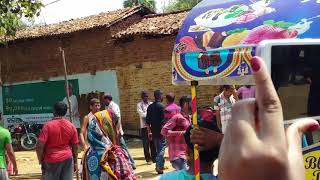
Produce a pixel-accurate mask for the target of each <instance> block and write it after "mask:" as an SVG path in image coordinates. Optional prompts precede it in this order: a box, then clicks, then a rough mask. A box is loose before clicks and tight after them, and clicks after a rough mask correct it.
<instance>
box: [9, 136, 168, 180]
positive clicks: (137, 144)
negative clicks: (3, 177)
mask: <svg viewBox="0 0 320 180" xmlns="http://www.w3.org/2000/svg"><path fill="white" fill-rule="evenodd" d="M127 145H128V147H129V151H130V153H131V155H132V156H133V157H134V160H135V162H136V166H137V169H136V170H135V173H136V176H137V179H141V180H142V179H144V180H156V179H158V175H157V173H156V171H155V164H152V165H147V163H146V161H145V160H144V155H143V149H142V143H141V141H140V140H138V139H130V140H129V141H128V142H127ZM166 151H167V148H166ZM16 157H17V163H18V168H19V176H17V177H13V176H12V177H11V178H10V179H17V180H18V179H19V180H20V179H28V180H34V179H40V177H41V169H40V165H39V164H38V161H37V156H36V153H35V151H20V152H16ZM81 157H82V153H79V159H78V161H79V162H80V159H81ZM166 157H167V153H166ZM165 166H167V167H168V168H169V169H168V170H166V171H165V172H169V171H172V170H173V169H172V167H171V164H170V162H168V160H167V159H166V164H165Z"/></svg>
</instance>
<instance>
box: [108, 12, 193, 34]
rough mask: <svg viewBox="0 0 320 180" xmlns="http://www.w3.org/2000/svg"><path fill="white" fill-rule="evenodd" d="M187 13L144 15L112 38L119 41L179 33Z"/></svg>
mask: <svg viewBox="0 0 320 180" xmlns="http://www.w3.org/2000/svg"><path fill="white" fill-rule="evenodd" d="M187 13H188V11H180V12H174V13H164V14H154V15H146V16H144V18H143V19H142V20H141V21H140V22H138V23H136V24H133V25H131V26H129V27H128V28H127V29H125V30H123V31H120V32H119V33H117V34H115V35H114V36H113V38H116V39H121V38H125V37H129V36H133V35H139V34H142V35H171V34H175V33H177V32H178V31H179V28H180V26H181V25H182V22H183V20H184V19H185V17H186V15H187Z"/></svg>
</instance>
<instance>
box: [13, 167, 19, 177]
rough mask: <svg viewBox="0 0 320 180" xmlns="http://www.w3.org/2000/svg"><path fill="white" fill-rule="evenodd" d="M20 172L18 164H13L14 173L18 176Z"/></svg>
mask: <svg viewBox="0 0 320 180" xmlns="http://www.w3.org/2000/svg"><path fill="white" fill-rule="evenodd" d="M18 174H19V172H18V167H17V166H13V175H15V176H18Z"/></svg>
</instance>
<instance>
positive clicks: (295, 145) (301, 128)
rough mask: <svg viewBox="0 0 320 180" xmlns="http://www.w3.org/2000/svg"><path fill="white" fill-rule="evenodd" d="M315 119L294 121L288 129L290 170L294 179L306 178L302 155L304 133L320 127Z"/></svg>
mask: <svg viewBox="0 0 320 180" xmlns="http://www.w3.org/2000/svg"><path fill="white" fill-rule="evenodd" d="M319 128H320V126H319V123H318V122H317V121H316V120H314V119H307V118H306V119H303V120H299V121H297V122H295V123H293V124H292V125H291V126H289V128H288V129H287V131H286V138H287V142H288V159H289V171H291V173H290V174H291V175H292V176H293V177H294V179H305V174H304V161H303V156H302V145H301V144H302V134H303V133H304V132H308V131H314V130H316V129H319Z"/></svg>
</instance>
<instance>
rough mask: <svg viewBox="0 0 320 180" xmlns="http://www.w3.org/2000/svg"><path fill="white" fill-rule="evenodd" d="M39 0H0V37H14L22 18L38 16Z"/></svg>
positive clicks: (40, 4) (40, 5)
mask: <svg viewBox="0 0 320 180" xmlns="http://www.w3.org/2000/svg"><path fill="white" fill-rule="evenodd" d="M42 6H43V5H42V3H41V2H40V1H39V0H0V37H3V36H14V35H15V34H16V32H17V30H18V28H19V27H21V25H22V24H21V22H22V21H21V19H22V18H33V17H35V16H39V14H40V8H41V7H42Z"/></svg>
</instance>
